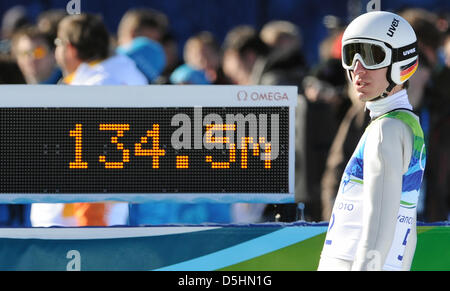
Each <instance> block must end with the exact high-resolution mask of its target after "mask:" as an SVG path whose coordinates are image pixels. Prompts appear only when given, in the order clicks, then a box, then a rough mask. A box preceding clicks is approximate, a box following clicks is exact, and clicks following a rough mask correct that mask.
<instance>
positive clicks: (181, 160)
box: [177, 156, 189, 169]
mask: <svg viewBox="0 0 450 291" xmlns="http://www.w3.org/2000/svg"><path fill="white" fill-rule="evenodd" d="M188 168H189V156H177V169H188Z"/></svg>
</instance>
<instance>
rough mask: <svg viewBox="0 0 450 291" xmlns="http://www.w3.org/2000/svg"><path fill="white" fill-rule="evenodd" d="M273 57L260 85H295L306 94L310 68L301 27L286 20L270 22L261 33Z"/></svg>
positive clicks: (268, 57) (260, 80) (265, 66)
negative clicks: (303, 46) (306, 80)
mask: <svg viewBox="0 0 450 291" xmlns="http://www.w3.org/2000/svg"><path fill="white" fill-rule="evenodd" d="M259 35H260V38H261V40H262V41H263V42H264V43H265V44H266V45H267V46H268V47H269V50H270V52H269V54H268V55H267V60H266V63H265V65H264V68H263V70H262V72H261V73H260V79H259V80H257V81H256V82H257V83H258V84H261V85H294V86H298V88H299V93H300V92H302V89H303V88H302V86H301V84H302V81H303V78H304V77H305V75H306V73H307V70H308V66H307V63H306V60H305V57H304V56H303V52H302V44H303V43H302V34H301V32H300V29H299V27H298V26H297V25H295V24H294V23H292V22H289V21H284V20H273V21H270V22H268V23H266V24H265V25H264V26H263V27H262V29H261V31H260V33H259Z"/></svg>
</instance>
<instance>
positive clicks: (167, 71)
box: [155, 31, 183, 84]
mask: <svg viewBox="0 0 450 291" xmlns="http://www.w3.org/2000/svg"><path fill="white" fill-rule="evenodd" d="M161 45H162V47H163V49H164V54H165V56H166V66H165V67H164V70H163V72H162V73H161V75H160V76H159V77H158V79H156V81H155V83H156V84H170V80H169V79H170V75H171V74H172V73H173V71H174V70H175V69H176V68H177V67H179V66H181V65H182V64H183V60H182V59H181V58H180V57H179V53H178V52H179V50H178V41H177V39H176V38H175V36H174V35H173V33H171V32H170V31H169V32H166V33H165V34H164V36H163V37H162V39H161Z"/></svg>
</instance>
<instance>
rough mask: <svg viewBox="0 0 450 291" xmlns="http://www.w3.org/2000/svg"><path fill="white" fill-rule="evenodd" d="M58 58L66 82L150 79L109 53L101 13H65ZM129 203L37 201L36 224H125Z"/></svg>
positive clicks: (33, 215)
mask: <svg viewBox="0 0 450 291" xmlns="http://www.w3.org/2000/svg"><path fill="white" fill-rule="evenodd" d="M55 44H56V50H55V57H56V61H57V63H58V64H59V66H60V67H61V69H62V71H63V75H64V78H63V79H62V80H61V84H66V85H145V84H147V79H146V78H145V76H144V75H143V74H142V73H141V72H140V71H139V70H138V69H137V67H136V65H135V63H134V62H133V61H132V60H131V59H129V58H128V57H126V56H123V55H110V52H111V49H110V35H109V33H108V31H107V29H106V27H105V25H104V23H103V21H102V19H101V18H100V17H98V16H95V15H92V14H79V15H70V16H66V17H65V18H64V19H63V20H61V22H60V23H59V25H58V32H57V38H56V39H55ZM127 220H128V204H127V203H111V202H108V203H67V204H64V203H34V204H32V208H31V222H32V225H33V226H43V227H47V226H52V225H62V226H106V225H124V224H127Z"/></svg>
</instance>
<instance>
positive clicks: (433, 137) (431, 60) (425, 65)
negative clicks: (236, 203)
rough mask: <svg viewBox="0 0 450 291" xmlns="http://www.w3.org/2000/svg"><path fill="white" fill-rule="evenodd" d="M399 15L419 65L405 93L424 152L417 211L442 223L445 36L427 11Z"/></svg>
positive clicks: (448, 165) (447, 149) (449, 156)
mask: <svg viewBox="0 0 450 291" xmlns="http://www.w3.org/2000/svg"><path fill="white" fill-rule="evenodd" d="M400 15H401V16H403V17H404V18H405V19H406V20H407V21H408V22H409V23H410V24H411V26H412V27H413V28H414V30H415V31H416V34H417V42H418V46H419V54H420V62H421V66H420V67H419V69H418V70H417V72H416V73H415V74H414V76H413V77H412V78H411V79H410V89H409V90H408V93H409V94H408V95H409V97H410V101H411V104H412V105H413V106H414V111H415V112H416V113H417V115H419V116H420V118H421V124H422V127H423V130H424V135H425V141H426V145H427V149H428V156H427V169H426V171H425V177H424V184H423V186H422V189H421V190H422V191H421V195H422V196H421V200H420V204H419V209H418V210H419V214H420V218H421V219H423V220H426V221H428V222H433V221H443V220H447V219H448V218H449V214H450V135H449V134H448V132H450V93H449V92H450V82H449V80H450V68H449V67H448V66H446V65H445V63H443V62H441V61H440V58H439V50H440V49H441V47H442V46H443V45H444V44H445V42H444V41H443V40H444V36H445V35H444V33H443V32H442V31H440V30H439V26H438V20H439V18H438V16H437V15H436V14H434V13H432V12H430V11H427V10H425V9H421V8H409V9H405V10H403V11H401V12H400Z"/></svg>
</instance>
